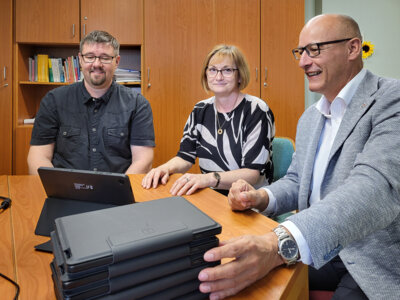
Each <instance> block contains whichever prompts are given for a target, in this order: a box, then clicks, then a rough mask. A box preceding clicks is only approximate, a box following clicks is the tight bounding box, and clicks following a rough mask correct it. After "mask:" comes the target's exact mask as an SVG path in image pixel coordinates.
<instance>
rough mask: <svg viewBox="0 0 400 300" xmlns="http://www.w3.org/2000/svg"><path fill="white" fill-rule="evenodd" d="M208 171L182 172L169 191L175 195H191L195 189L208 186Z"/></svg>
mask: <svg viewBox="0 0 400 300" xmlns="http://www.w3.org/2000/svg"><path fill="white" fill-rule="evenodd" d="M210 178H211V175H210V173H208V174H191V173H186V174H183V175H182V176H181V177H180V178H178V179H177V180H176V181H175V182H174V184H173V185H172V187H171V190H170V193H171V194H172V195H176V196H182V195H184V194H185V195H191V194H193V193H194V192H195V191H196V190H197V189H201V188H206V187H209V186H210Z"/></svg>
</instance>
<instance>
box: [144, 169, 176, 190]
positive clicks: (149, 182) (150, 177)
mask: <svg viewBox="0 0 400 300" xmlns="http://www.w3.org/2000/svg"><path fill="white" fill-rule="evenodd" d="M169 175H170V174H169V169H168V167H167V166H165V165H161V166H159V167H157V168H154V169H151V170H150V172H149V173H147V174H146V176H145V177H144V178H143V180H142V187H143V188H145V189H149V188H151V187H153V188H154V189H155V188H156V187H157V186H158V183H159V182H160V181H161V183H162V184H166V183H167V182H168V179H169Z"/></svg>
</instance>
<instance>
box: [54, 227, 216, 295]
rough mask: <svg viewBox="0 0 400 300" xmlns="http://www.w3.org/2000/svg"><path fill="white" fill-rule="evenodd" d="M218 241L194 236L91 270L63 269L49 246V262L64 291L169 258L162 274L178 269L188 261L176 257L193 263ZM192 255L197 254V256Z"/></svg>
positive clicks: (157, 264)
mask: <svg viewBox="0 0 400 300" xmlns="http://www.w3.org/2000/svg"><path fill="white" fill-rule="evenodd" d="M53 235H54V233H52V239H53V238H55V237H53ZM218 244H219V240H218V238H216V237H210V238H206V239H201V240H196V241H194V242H192V243H189V244H185V245H182V246H176V247H172V248H169V249H165V250H161V251H157V252H154V253H150V254H146V255H143V256H140V257H137V258H133V259H129V260H125V261H123V262H120V263H116V264H112V265H109V266H104V267H98V268H94V269H92V270H88V271H84V272H78V273H68V272H66V270H64V268H63V266H64V262H62V261H61V262H59V261H58V260H59V259H60V255H59V252H60V250H59V249H58V248H56V249H54V250H53V253H54V254H55V258H54V260H53V265H54V267H55V270H56V272H57V278H58V280H59V281H60V285H61V287H62V288H63V289H64V290H66V291H67V290H70V289H74V288H77V287H81V286H85V285H88V284H91V283H94V282H96V281H101V280H107V279H112V278H115V277H118V276H121V275H124V274H127V273H133V272H136V273H137V271H141V270H143V269H146V270H149V269H151V267H154V266H160V265H162V264H165V263H167V262H169V261H175V262H176V264H174V265H173V266H171V268H169V267H167V269H166V270H165V271H164V274H166V273H165V272H168V273H171V272H172V271H175V272H176V271H178V269H177V268H179V266H185V263H186V264H187V263H188V261H184V260H181V261H179V259H181V258H188V257H190V258H192V261H191V263H193V264H195V263H197V261H199V260H200V259H202V255H203V254H204V252H205V251H207V250H209V249H211V248H214V247H217V246H218ZM195 255H197V257H196V256H195ZM199 255H200V257H199ZM194 258H196V260H193V259H194ZM147 272H148V271H147ZM162 272H163V271H162V270H159V271H158V272H157V273H162ZM142 278H144V276H142Z"/></svg>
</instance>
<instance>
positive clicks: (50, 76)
mask: <svg viewBox="0 0 400 300" xmlns="http://www.w3.org/2000/svg"><path fill="white" fill-rule="evenodd" d="M48 61H49V62H48V65H49V82H54V78H53V67H52V65H51V59H50V58H48Z"/></svg>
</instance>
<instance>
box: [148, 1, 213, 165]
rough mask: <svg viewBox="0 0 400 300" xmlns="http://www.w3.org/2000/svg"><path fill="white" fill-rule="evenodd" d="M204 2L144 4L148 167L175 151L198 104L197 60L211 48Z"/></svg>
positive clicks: (208, 12) (210, 19) (208, 4)
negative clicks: (152, 144) (151, 154)
mask: <svg viewBox="0 0 400 300" xmlns="http://www.w3.org/2000/svg"><path fill="white" fill-rule="evenodd" d="M212 12H213V5H212V1H210V0H168V1H165V0H146V1H145V2H144V18H145V30H144V43H143V44H144V67H143V74H142V93H143V94H144V95H145V97H146V98H147V99H148V100H149V101H150V104H151V108H152V110H153V117H154V127H155V134H156V149H155V158H154V162H153V166H158V165H160V164H162V163H164V162H166V161H167V160H169V159H170V158H172V157H173V156H175V155H176V153H177V151H178V150H179V142H180V140H181V138H182V134H183V127H184V125H185V123H186V120H187V118H188V116H189V114H190V112H191V111H192V109H193V106H194V105H195V103H197V102H198V101H200V100H202V99H205V98H207V97H210V96H211V94H210V95H207V94H206V93H205V92H204V91H203V89H202V87H201V83H200V72H201V68H202V64H203V60H204V58H205V56H206V55H207V53H208V51H209V50H211V48H212V46H213V45H214V41H213V38H212V33H213V16H212Z"/></svg>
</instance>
